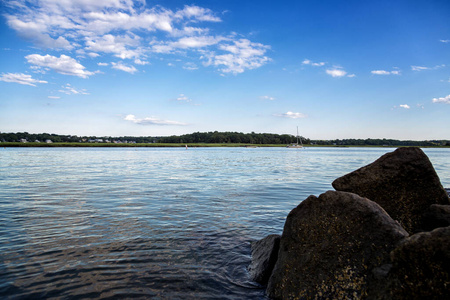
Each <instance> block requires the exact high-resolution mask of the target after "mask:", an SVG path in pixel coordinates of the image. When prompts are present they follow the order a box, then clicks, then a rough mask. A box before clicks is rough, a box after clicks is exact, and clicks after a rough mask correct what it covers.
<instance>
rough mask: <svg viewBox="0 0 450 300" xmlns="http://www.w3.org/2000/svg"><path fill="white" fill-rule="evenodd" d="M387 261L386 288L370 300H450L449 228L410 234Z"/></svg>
mask: <svg viewBox="0 0 450 300" xmlns="http://www.w3.org/2000/svg"><path fill="white" fill-rule="evenodd" d="M391 259H392V269H391V270H390V272H389V283H388V285H387V289H386V290H384V291H383V293H381V295H377V296H376V297H372V299H400V300H402V299H405V300H406V299H408V300H409V299H429V300H431V299H450V227H444V228H438V229H435V230H433V231H431V232H422V233H418V234H415V235H412V236H411V237H409V238H407V239H406V240H405V241H404V242H402V243H401V244H400V245H399V246H398V247H397V248H396V249H395V250H393V251H392V253H391Z"/></svg>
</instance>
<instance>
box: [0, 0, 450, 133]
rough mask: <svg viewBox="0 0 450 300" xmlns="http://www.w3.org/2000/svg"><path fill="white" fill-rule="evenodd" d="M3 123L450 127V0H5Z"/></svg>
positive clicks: (45, 127)
mask: <svg viewBox="0 0 450 300" xmlns="http://www.w3.org/2000/svg"><path fill="white" fill-rule="evenodd" d="M1 8H2V9H1V19H0V20H1V23H0V37H1V39H0V54H1V55H0V90H1V93H0V131H2V132H18V131H27V132H30V133H43V132H47V133H57V134H75V135H97V136H123V135H133V136H164V135H172V134H185V133H192V132H196V131H201V132H204V131H215V130H217V131H238V132H252V131H254V132H270V133H280V134H283V133H290V134H295V132H296V127H297V126H298V127H299V131H300V134H301V135H303V136H305V137H309V138H311V139H336V138H394V139H402V140H406V139H415V140H430V139H450V122H449V116H450V18H449V16H450V2H449V1H448V0H442V1H425V0H424V1H414V0H409V1H396V0H389V1H385V0H380V1H364V0H359V1H353V0H348V1H332V0H323V1H313V0H311V1H283V0H280V1H261V0H260V1H250V0H249V1H242V0H240V1H237V0H199V1H177V0H173V1H171V0H167V1H150V0H147V1H143V0H140V1H132V0H95V1H94V0H8V1H1Z"/></svg>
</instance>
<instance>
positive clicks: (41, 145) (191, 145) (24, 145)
mask: <svg viewBox="0 0 450 300" xmlns="http://www.w3.org/2000/svg"><path fill="white" fill-rule="evenodd" d="M186 145H187V147H188V148H211V147H230V148H232V147H235V148H236V147H241V148H250V147H251V148H255V147H264V148H266V147H278V148H283V147H286V146H287V145H285V144H245V143H242V144H235V143H187V144H185V143H133V144H132V143H129V144H114V143H34V142H30V143H21V142H5V143H0V147H2V148H13V147H20V148H64V147H66V148H70V147H72V148H92V147H96V148H135V147H146V148H180V147H184V148H185V147H186ZM303 146H304V147H305V148H310V147H311V148H312V147H332V148H355V147H364V148H398V147H420V148H450V146H401V145H398V146H395V145H389V146H380V145H303Z"/></svg>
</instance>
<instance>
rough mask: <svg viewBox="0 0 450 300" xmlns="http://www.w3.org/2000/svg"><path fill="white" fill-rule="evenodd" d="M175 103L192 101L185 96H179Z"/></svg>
mask: <svg viewBox="0 0 450 300" xmlns="http://www.w3.org/2000/svg"><path fill="white" fill-rule="evenodd" d="M177 101H186V102H191V101H192V100H191V99H190V98H188V97H187V96H186V95H184V94H180V96H179V97H178V98H177Z"/></svg>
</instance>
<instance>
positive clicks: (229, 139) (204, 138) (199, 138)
mask: <svg viewBox="0 0 450 300" xmlns="http://www.w3.org/2000/svg"><path fill="white" fill-rule="evenodd" d="M301 139H302V142H303V143H307V144H308V143H310V140H309V139H307V138H304V137H301ZM158 142H160V143H211V144H216V143H219V144H226V143H232V144H291V143H294V142H296V137H295V136H292V135H289V134H274V133H254V132H252V133H242V132H218V131H214V132H194V133H191V134H184V135H173V136H168V137H161V138H159V139H158Z"/></svg>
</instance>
